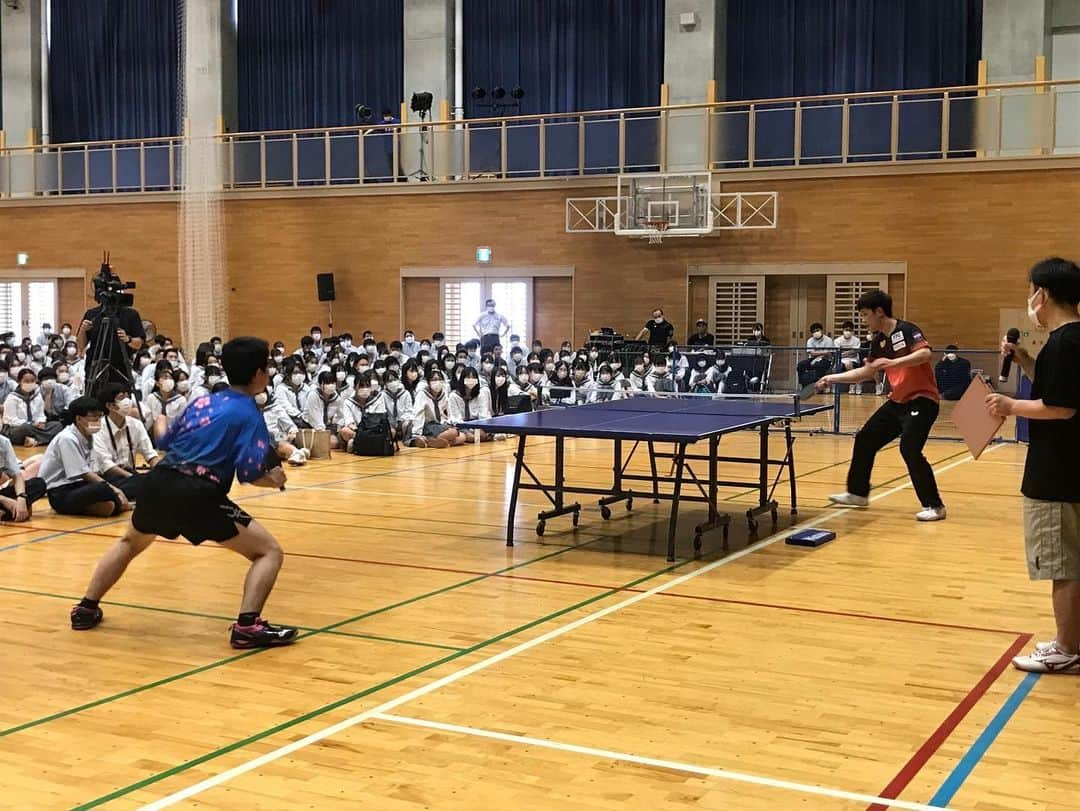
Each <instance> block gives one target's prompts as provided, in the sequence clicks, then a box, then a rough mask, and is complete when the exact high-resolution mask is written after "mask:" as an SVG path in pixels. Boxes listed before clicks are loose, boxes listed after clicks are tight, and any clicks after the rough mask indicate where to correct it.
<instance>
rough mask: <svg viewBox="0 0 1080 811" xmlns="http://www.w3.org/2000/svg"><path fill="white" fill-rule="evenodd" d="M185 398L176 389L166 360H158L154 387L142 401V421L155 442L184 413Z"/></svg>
mask: <svg viewBox="0 0 1080 811" xmlns="http://www.w3.org/2000/svg"><path fill="white" fill-rule="evenodd" d="M185 408H187V398H186V397H184V395H182V394H181V393H180V392H178V391H177V390H176V376H175V374H174V373H173V370H172V368H171V367H170V365H169V362H168V361H167V360H163V361H160V362H159V363H158V364H157V366H156V367H155V371H154V388H153V389H152V390H151V392H150V395H149V396H148V397H147V398H146V400H145V401H144V402H143V422H144V423H146V430H148V431H149V432H150V436H151V437H153V439H154V441H155V442H157V441H158V440H160V439H161V438H162V437H163V436H165V432H166V431H168V430H169V429H170V428H171V427H172V426H173V424H174V423H175V422H176V421H177V420H178V419H179V418H180V415H181V414H183V413H184V409H185Z"/></svg>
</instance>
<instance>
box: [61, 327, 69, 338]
mask: <svg viewBox="0 0 1080 811" xmlns="http://www.w3.org/2000/svg"><path fill="white" fill-rule="evenodd" d="M60 334H61V335H63V336H64V337H65V338H66V337H68V336H69V335H71V327H64V328H63V329H62V330H60Z"/></svg>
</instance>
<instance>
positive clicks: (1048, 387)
mask: <svg viewBox="0 0 1080 811" xmlns="http://www.w3.org/2000/svg"><path fill="white" fill-rule="evenodd" d="M1078 305H1080V267H1077V266H1076V265H1075V264H1074V263H1072V262H1069V261H1067V260H1065V259H1059V258H1057V257H1055V258H1052V259H1045V260H1043V261H1042V262H1039V263H1038V264H1037V265H1035V267H1033V268H1032V269H1031V274H1030V287H1029V289H1028V300H1027V306H1028V316H1029V317H1030V318H1031V321H1032V323H1033V324H1034V325H1035V326H1036V327H1038V328H1039V329H1041V330H1047V331H1049V336H1048V337H1047V340H1046V344H1045V345H1044V346H1043V348H1042V351H1041V352H1040V353H1039V356H1038V358H1033V357H1032V356H1031V354H1030V353H1029V352H1028V351H1027V350H1025V349H1024V348H1023V347H1020V346H1017V345H1016V344H1015V343H1013V342H1011V341H1010V340H1009V336H1006V339H1005V341H1004V342H1003V343H1002V345H1001V351H1002V354H1004V355H1007V356H1011V357H1012V358H1013V359H1014V360H1015V361H1016V362H1017V363H1019V364H1020V366H1021V368H1022V369H1023V370H1024V374H1026V375H1027V376H1028V377H1029V378H1030V379H1031V381H1032V389H1031V399H1030V400H1014V399H1013V398H1011V397H1006V396H1005V395H1004V394H989V395H987V397H986V409H987V411H988V412H989V413H990V414H992V415H994V416H998V417H1007V416H1009V415H1010V414H1011V415H1015V416H1017V417H1025V418H1027V419H1029V420H1031V424H1030V441H1029V443H1028V453H1027V461H1026V463H1025V465H1024V481H1023V484H1022V486H1021V488H1020V489H1021V491H1022V492H1023V494H1024V546H1025V548H1026V551H1027V564H1028V575H1029V576H1030V578H1031V579H1032V580H1051V581H1053V592H1052V593H1053V605H1054V619H1055V621H1056V624H1057V638H1056V639H1054V640H1053V641H1051V642H1041V643H1039V644H1038V645H1036V646H1035V650H1034V651H1032V652H1031V653H1030V654H1028V655H1027V656H1017V657H1016V658H1015V659H1013V665H1014V666H1015V667H1016V668H1017V669H1019V670H1026V671H1028V672H1032V673H1077V674H1080V476H1077V475H1076V472H1075V471H1076V464H1077V460H1078V459H1080V415H1078V414H1080V317H1078V314H1077V306H1078Z"/></svg>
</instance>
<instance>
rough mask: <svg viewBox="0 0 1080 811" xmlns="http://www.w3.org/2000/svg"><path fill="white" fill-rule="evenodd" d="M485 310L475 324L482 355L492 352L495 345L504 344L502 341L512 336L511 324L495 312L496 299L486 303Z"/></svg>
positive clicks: (474, 327)
mask: <svg viewBox="0 0 1080 811" xmlns="http://www.w3.org/2000/svg"><path fill="white" fill-rule="evenodd" d="M484 310H485V311H484V312H483V313H482V314H481V315H480V317H479V318H477V319H476V323H474V324H473V329H474V330H475V331H476V337H477V338H479V339H480V354H481V355H486V354H487V353H488V352H491V350H492V349H494V347H495V344H499V343H502V339H503V338H505V337H506V336H507V335H509V334H510V322H509V321H508V320H507V319H506V316H504V315H500V314H499V313H497V312H495V299H490V298H489V299H488V300H487V301H485V302H484Z"/></svg>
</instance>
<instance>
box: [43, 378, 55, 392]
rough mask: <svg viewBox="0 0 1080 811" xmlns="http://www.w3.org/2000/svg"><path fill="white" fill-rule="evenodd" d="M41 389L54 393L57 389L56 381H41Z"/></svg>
mask: <svg viewBox="0 0 1080 811" xmlns="http://www.w3.org/2000/svg"><path fill="white" fill-rule="evenodd" d="M41 388H42V389H43V390H44V391H52V390H53V389H55V388H56V381H55V380H42V381H41Z"/></svg>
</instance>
